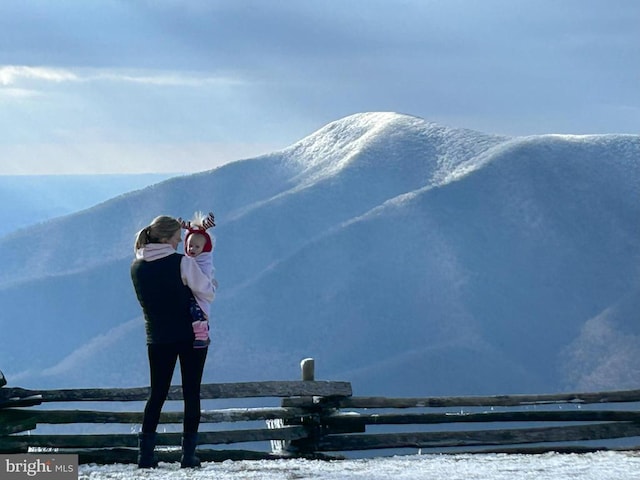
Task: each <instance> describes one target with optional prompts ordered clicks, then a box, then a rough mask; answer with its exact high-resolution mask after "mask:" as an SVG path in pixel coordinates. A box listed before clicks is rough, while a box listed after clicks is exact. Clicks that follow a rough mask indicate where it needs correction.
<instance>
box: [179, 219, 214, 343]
mask: <svg viewBox="0 0 640 480" xmlns="http://www.w3.org/2000/svg"><path fill="white" fill-rule="evenodd" d="M212 227H215V223H214V217H213V213H211V212H209V215H207V216H206V217H205V216H203V215H202V213H200V212H196V214H195V215H194V218H193V220H191V221H190V222H182V228H184V229H186V230H187V234H186V236H185V237H184V252H185V254H186V255H187V256H189V257H192V258H194V259H195V261H196V263H197V264H198V266H199V267H200V270H202V273H204V274H205V275H207V276H209V277H210V278H211V283H212V284H213V289H214V292H215V290H216V289H217V288H218V282H217V281H216V280H215V279H214V278H213V271H214V269H213V256H212V252H213V241H212V239H211V236H210V235H209V234H208V233H207V230H208V229H209V228H212ZM209 308H210V304H209V303H207V302H206V301H205V300H203V299H202V298H198V295H195V296H192V297H191V307H190V309H191V318H192V320H193V322H192V323H191V325H192V327H193V333H194V335H195V340H194V342H193V348H206V347H208V346H209V344H210V343H211V339H210V338H209Z"/></svg>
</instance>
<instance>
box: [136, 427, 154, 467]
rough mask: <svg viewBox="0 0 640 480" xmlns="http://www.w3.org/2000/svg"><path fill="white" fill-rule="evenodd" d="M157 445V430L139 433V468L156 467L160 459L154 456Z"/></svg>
mask: <svg viewBox="0 0 640 480" xmlns="http://www.w3.org/2000/svg"><path fill="white" fill-rule="evenodd" d="M155 447H156V432H150V433H149V432H147V433H142V432H141V433H139V434H138V468H156V467H157V466H158V461H157V460H156V459H155V458H154V456H153V449H154V448H155Z"/></svg>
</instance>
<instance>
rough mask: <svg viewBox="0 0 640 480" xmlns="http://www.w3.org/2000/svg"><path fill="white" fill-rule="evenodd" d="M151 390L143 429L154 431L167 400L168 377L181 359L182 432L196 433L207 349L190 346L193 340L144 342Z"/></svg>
mask: <svg viewBox="0 0 640 480" xmlns="http://www.w3.org/2000/svg"><path fill="white" fill-rule="evenodd" d="M147 348H148V353H149V370H150V374H151V393H150V395H149V399H148V400H147V404H146V406H145V408H144V419H143V421H142V431H143V432H145V433H147V432H155V431H156V429H157V428H158V422H159V420H160V411H161V410H162V406H163V405H164V402H165V400H166V399H167V394H168V393H169V387H170V386H171V378H172V377H173V371H174V370H175V368H176V361H177V359H178V358H179V359H180V373H181V374H182V394H183V396H184V424H183V432H184V433H196V432H197V431H198V427H199V425H200V383H201V382H202V371H203V370H204V362H205V360H206V358H207V351H208V349H207V348H193V343H192V342H180V343H168V344H154V345H147Z"/></svg>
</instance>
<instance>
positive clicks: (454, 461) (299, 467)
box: [79, 452, 640, 480]
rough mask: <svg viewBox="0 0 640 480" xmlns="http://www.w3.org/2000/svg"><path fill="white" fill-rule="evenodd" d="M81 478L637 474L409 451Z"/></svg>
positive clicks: (97, 471) (621, 463) (604, 460)
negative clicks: (385, 455) (407, 453)
mask: <svg viewBox="0 0 640 480" xmlns="http://www.w3.org/2000/svg"><path fill="white" fill-rule="evenodd" d="M79 478H80V479H92V480H106V479H118V480H130V479H138V478H140V479H166V478H171V479H172V480H173V479H193V480H200V479H202V480H204V479H220V480H236V479H238V480H239V479H243V480H252V479H260V480H271V479H273V480H276V479H277V480H294V479H295V480H302V479H310V480H359V479H362V480H390V479H392V480H418V479H421V480H422V479H434V480H435V479H446V480H473V479H490V480H502V479H504V480H529V479H530V480H630V479H640V452H598V453H588V454H556V453H550V454H544V455H514V454H509V455H506V454H499V455H488V454H486V455H485V454H473V455H461V454H458V455H413V456H402V457H392V458H375V459H363V460H343V461H331V462H327V461H315V460H267V461H240V462H232V461H226V462H223V463H206V464H204V466H203V468H201V469H198V470H191V469H183V470H181V469H180V468H179V465H178V464H177V463H175V464H170V463H160V466H159V468H157V469H155V470H138V469H137V468H136V467H135V466H134V465H109V466H99V467H98V466H95V465H93V466H92V465H82V466H81V467H80V475H79Z"/></svg>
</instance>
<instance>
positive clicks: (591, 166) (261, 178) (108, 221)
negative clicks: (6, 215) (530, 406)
mask: <svg viewBox="0 0 640 480" xmlns="http://www.w3.org/2000/svg"><path fill="white" fill-rule="evenodd" d="M375 118H377V117H376V115H375V114H362V116H356V117H354V118H350V117H347V119H342V120H339V121H338V123H337V124H336V125H338V126H339V127H340V128H343V127H344V126H345V125H348V124H349V123H350V122H353V121H356V120H357V121H361V122H362V124H363V125H366V124H367V121H371V120H372V119H375ZM383 118H384V119H385V121H384V122H383V123H384V125H385V126H386V127H385V128H382V130H383V131H384V134H381V136H380V137H379V138H376V142H378V143H379V144H380V145H382V147H380V148H377V149H373V150H366V149H365V151H363V150H362V149H361V150H359V151H358V154H357V155H363V156H364V157H365V158H363V159H361V158H350V159H347V160H348V161H347V160H345V163H344V164H341V165H342V168H340V169H338V170H335V171H334V170H331V169H329V170H330V172H329V173H330V174H329V175H317V173H318V171H323V170H322V168H321V169H320V170H318V169H317V168H316V167H315V166H317V165H320V164H321V163H322V160H323V159H322V158H321V159H315V158H312V159H310V161H309V165H312V166H314V168H316V170H314V171H313V172H308V173H309V174H310V175H309V176H307V177H304V176H302V177H300V174H301V172H304V165H303V166H300V165H294V166H292V165H291V162H290V160H291V159H290V157H289V156H288V155H289V154H283V153H282V151H281V152H275V153H274V154H269V155H266V156H262V157H258V158H256V159H250V160H247V161H238V162H234V164H232V165H229V166H228V167H226V168H225V167H220V168H218V169H215V170H213V171H209V172H203V173H200V174H195V175H189V176H182V177H178V178H174V179H170V180H167V181H165V182H162V183H160V184H158V185H154V186H151V187H148V188H147V189H144V190H142V191H139V192H135V193H133V194H127V195H125V196H123V197H119V198H118V199H114V200H113V201H111V202H107V203H106V204H104V205H102V206H101V207H100V208H99V209H94V210H91V211H90V212H82V213H81V214H79V215H77V216H74V217H72V218H71V219H66V220H65V221H64V222H62V227H63V228H62V231H61V232H55V233H56V235H54V237H55V238H54V240H55V241H56V242H55V243H57V242H63V243H64V242H69V239H70V238H74V234H75V233H77V231H75V232H74V230H73V228H72V226H73V222H74V221H75V222H76V223H82V222H84V221H85V220H86V219H91V222H90V223H88V224H87V225H83V226H82V228H78V230H79V231H80V232H84V231H86V230H87V229H89V228H94V229H96V231H97V233H98V235H97V236H98V237H105V238H103V240H104V241H107V239H108V238H116V239H117V245H115V246H113V247H109V248H107V250H108V251H109V252H111V253H110V255H111V256H110V257H109V256H106V257H104V258H103V260H104V261H103V262H93V263H90V264H87V265H86V267H87V268H86V269H85V270H79V271H76V272H75V273H68V274H66V275H65V276H61V277H57V278H48V277H46V276H45V277H37V276H36V277H35V279H34V280H29V279H28V278H23V282H24V283H22V284H21V285H20V286H17V285H15V284H14V285H13V286H9V284H8V283H5V284H4V285H3V286H2V287H0V305H1V306H2V307H3V311H4V312H6V313H5V317H3V318H4V320H3V321H2V322H1V323H0V327H1V328H2V329H7V328H8V326H9V325H10V324H9V322H8V321H7V318H23V317H25V318H30V319H36V320H35V321H38V322H43V321H48V322H49V324H48V325H46V326H41V327H39V328H40V329H41V331H36V332H35V334H34V333H31V334H28V335H31V337H30V338H32V343H34V344H37V345H45V344H46V341H47V340H48V339H49V338H51V336H52V335H59V336H61V337H64V341H61V342H60V345H63V344H64V346H65V350H64V351H52V350H47V349H46V348H43V353H42V355H41V357H40V358H39V359H38V361H35V360H34V359H32V358H30V356H29V354H28V353H26V352H22V351H20V350H12V351H11V352H8V351H7V352H2V353H0V365H2V368H3V371H4V372H5V373H7V375H8V376H9V377H11V374H12V373H15V374H18V373H19V372H20V371H23V372H26V371H27V368H26V366H27V364H31V369H32V370H33V372H32V373H23V374H21V376H19V377H18V378H20V379H22V380H24V381H25V382H26V381H32V382H35V381H37V382H44V381H49V382H55V381H57V382H58V383H59V382H61V381H67V382H77V383H78V384H80V385H81V386H82V385H83V384H84V386H86V383H87V381H89V380H91V379H93V378H95V375H94V374H93V372H94V371H103V374H102V375H103V376H102V378H104V379H111V380H110V381H113V382H120V384H121V383H124V384H130V383H129V382H132V381H139V380H140V379H142V381H144V368H143V365H144V363H145V358H144V351H143V350H144V349H143V348H141V345H143V343H144V336H143V331H142V328H135V324H134V320H132V319H135V318H139V317H140V311H139V306H138V305H137V303H136V300H135V297H134V296H133V293H132V289H131V287H130V281H129V279H128V264H129V263H130V261H131V258H132V253H133V252H132V243H133V234H134V233H135V231H136V230H137V229H138V228H141V226H144V224H145V223H144V222H148V221H149V220H150V219H151V218H152V217H153V216H155V215H157V214H159V213H169V214H174V215H178V214H182V215H185V216H186V215H188V214H189V212H190V211H191V210H194V209H201V210H209V209H211V208H213V209H214V211H215V212H216V217H217V219H218V227H216V229H215V230H214V234H215V235H216V236H217V237H218V244H217V247H216V251H215V252H214V256H215V263H216V267H217V272H218V277H219V281H220V285H221V288H220V291H219V294H218V297H217V299H216V302H215V303H214V306H213V310H212V317H213V319H214V321H213V326H212V333H213V340H214V344H213V348H212V349H211V352H210V359H209V362H210V363H209V365H210V366H208V367H207V370H206V380H207V381H239V380H243V379H247V380H250V379H273V378H281V377H282V375H283V372H289V371H290V372H291V375H289V376H288V377H286V376H285V378H291V377H292V376H297V372H296V370H297V362H298V361H299V359H300V358H301V357H303V356H314V357H315V358H316V359H317V361H318V365H319V366H322V369H323V372H325V374H326V375H328V376H330V377H332V378H340V379H343V378H344V377H343V375H347V374H353V375H354V377H355V378H353V379H352V378H344V379H346V380H353V381H354V382H355V383H354V384H357V386H358V389H359V391H367V392H371V393H372V394H373V393H375V392H376V391H377V392H378V393H380V394H383V393H391V394H393V393H394V391H393V389H402V391H403V392H405V394H409V393H411V392H412V394H420V392H422V393H424V392H425V389H428V391H430V392H432V393H439V394H447V393H459V394H463V393H505V390H507V389H508V390H509V391H510V392H512V393H516V392H524V391H529V392H532V391H536V390H538V391H539V390H547V391H550V390H558V389H563V388H571V387H588V386H589V385H596V384H597V385H598V386H600V387H602V386H603V385H605V383H606V382H605V380H607V379H608V381H609V383H608V384H607V385H606V386H607V387H615V388H626V387H627V386H628V385H629V382H630V379H631V378H632V375H631V374H629V372H628V370H629V368H630V369H631V371H632V372H635V371H638V370H639V369H638V368H637V367H634V366H632V367H629V366H628V365H629V362H631V364H632V365H635V364H633V361H634V359H636V358H637V359H640V353H639V352H640V350H639V349H638V348H637V347H634V346H633V345H630V344H629V343H628V342H626V341H623V340H622V338H623V337H624V336H625V335H627V333H631V334H632V335H637V331H636V330H637V329H636V330H634V329H633V328H634V327H633V325H634V321H636V320H637V315H636V316H635V317H634V310H633V308H632V307H629V306H628V305H631V306H633V305H636V303H637V301H638V298H639V293H640V289H638V285H639V284H640V275H639V272H638V271H637V269H636V268H634V265H637V264H638V263H637V260H638V259H639V258H640V247H639V246H638V242H637V238H640V226H639V225H638V222H637V221H635V219H637V218H638V214H639V213H640V212H639V206H638V202H637V201H636V200H637V198H638V197H637V193H638V187H637V186H636V185H637V184H636V180H637V179H638V178H639V177H638V172H639V171H640V170H639V169H640V163H639V161H638V158H640V136H616V135H613V136H580V137H572V138H569V139H567V138H565V137H564V136H557V135H556V136H554V135H549V136H534V137H524V138H513V139H512V138H509V139H506V138H504V137H495V136H491V135H484V134H481V133H477V132H468V131H463V130H456V129H448V128H445V127H439V126H437V125H435V124H430V123H428V122H420V121H419V119H417V120H416V118H414V117H410V118H408V119H407V118H405V117H403V116H399V115H398V114H393V115H388V114H385V115H383ZM405 123H408V124H409V125H413V126H418V127H419V129H421V128H423V127H424V130H423V131H426V132H430V133H433V132H434V131H437V132H439V134H440V133H441V134H442V135H441V136H440V137H438V138H439V139H438V140H433V137H432V136H430V135H429V134H426V135H425V136H420V135H417V136H416V135H413V130H412V129H411V128H413V127H411V128H410V129H409V133H407V132H406V131H405V127H404V125H405ZM389 125H391V127H390V126H389ZM333 128H336V129H337V128H338V127H336V126H334V127H333ZM321 130H322V129H321ZM374 130H375V129H374ZM358 131H359V132H360V133H361V132H362V131H364V130H362V129H361V130H358ZM366 131H371V130H366ZM376 131H380V130H376ZM340 134H341V135H342V136H343V137H342V138H348V135H347V134H346V133H344V130H340ZM403 135H404V136H403ZM461 137H464V138H461ZM307 138H308V137H307ZM407 138H409V140H407ZM303 140H304V139H303ZM324 140H327V139H326V138H325V139H324ZM414 141H415V143H413V142H414ZM476 141H478V142H479V143H478V144H477V145H476V144H475V142H476ZM330 143H331V142H328V143H327V145H329V144H330ZM368 145H370V143H367V146H368ZM424 145H427V148H422V147H424ZM405 147H406V149H405ZM418 147H419V148H418ZM436 147H437V148H436ZM345 148H347V147H345ZM347 149H348V148H347ZM286 150H287V149H285V151H286ZM390 151H393V152H394V155H396V156H397V158H394V159H392V161H389V158H388V156H389V152H390ZM300 152H301V151H298V153H296V154H300V155H302V153H300ZM376 152H377V153H376ZM447 152H449V155H447ZM350 153H351V152H349V154H350ZM367 156H368V157H367ZM338 160H339V159H338ZM338 160H336V162H338V163H339V161H338ZM394 162H395V163H394ZM330 164H331V163H330ZM354 165H355V166H357V168H354ZM389 165H391V166H398V165H401V166H402V168H390V169H385V168H384V167H389ZM325 166H326V165H325ZM363 166H364V167H363ZM323 168H324V167H323ZM425 168H426V169H431V170H429V172H430V173H428V174H426V175H421V174H422V173H423V172H424V171H425V170H424V169H425ZM438 168H440V170H438ZM405 169H406V171H404V170H405ZM438 171H439V172H441V173H442V175H439V174H434V172H438ZM247 176H249V178H250V180H251V181H254V180H255V182H256V185H255V187H254V186H253V185H252V184H250V182H247ZM310 178H312V179H313V182H308V181H307V180H309V179H310ZM260 182H262V183H260ZM301 185H302V186H303V188H298V187H300V186H301ZM212 193H213V194H212ZM207 202H213V203H214V205H213V206H212V205H211V203H207ZM52 224H53V225H56V222H53V223H52ZM58 225H59V224H58ZM139 225H140V226H139ZM114 226H116V228H115V232H114V231H111V230H109V228H111V229H113V228H114ZM49 227H51V225H49ZM76 227H77V225H76ZM51 228H52V227H51ZM100 228H106V229H107V230H104V231H109V232H110V235H111V236H110V237H107V236H105V235H100V232H101V230H100ZM48 240H49V241H51V240H52V239H51V238H49V239H48ZM43 245H45V244H43ZM102 246H103V245H102V244H97V248H98V251H99V249H100V248H101V247H102ZM39 248H40V247H39ZM9 249H10V246H9V245H8V244H6V243H4V244H3V243H0V251H5V252H7V251H8V250H9ZM46 254H47V255H59V256H62V259H64V258H65V257H64V255H63V254H62V253H61V252H60V250H56V251H55V252H46ZM14 256H15V255H14ZM634 262H635V263H634ZM81 264H82V262H79V265H81ZM55 267H56V264H55V263H51V264H50V266H49V267H48V268H50V270H51V271H55V272H56V273H58V274H61V273H63V272H64V271H67V272H71V271H72V269H71V268H69V267H68V266H67V267H66V270H65V269H62V270H60V269H57V268H55ZM14 268H15V267H14ZM56 285H57V286H56ZM33 291H41V292H42V300H41V301H39V302H38V303H37V304H36V305H31V304H30V303H29V298H30V296H33V293H31V292H33ZM625 298H626V299H627V300H624V299H625ZM47 302H49V303H47ZM71 305H73V307H71ZM616 305H621V306H620V307H616ZM626 305H627V306H626ZM625 306H626V307H625ZM92 309H95V313H93V310H92ZM607 309H610V310H607ZM103 310H104V311H103ZM605 311H610V312H613V313H610V314H608V315H605V316H603V315H602V312H605ZM43 313H45V314H47V313H48V314H49V315H52V314H53V317H50V316H49V317H45V318H46V320H45V318H42V319H40V318H39V315H42V314H43ZM594 319H595V320H594ZM86 322H90V323H89V324H87V323H86ZM141 325H142V320H141V319H140V326H141ZM26 328H27V327H26V326H23V325H21V324H16V325H14V324H11V328H10V330H9V337H7V340H8V341H9V344H14V343H15V344H16V345H19V343H20V339H21V338H24V337H25V335H27V334H26V333H25V332H26V331H27V330H26ZM607 328H608V329H609V330H608V331H610V332H612V333H611V334H610V338H613V339H615V340H616V341H615V344H616V345H619V346H621V347H624V349H622V350H623V351H622V352H616V351H614V350H612V349H606V348H603V346H602V345H601V344H600V343H598V342H597V341H594V340H593V338H594V337H593V332H594V331H599V330H598V329H600V330H602V329H607ZM105 332H112V333H111V334H109V335H107V333H105ZM118 332H119V333H118ZM123 332H125V333H123ZM28 335H27V337H28ZM101 335H103V336H104V335H107V337H109V338H112V339H115V338H116V337H117V341H116V340H113V341H112V342H111V343H109V341H107V339H106V337H101ZM118 335H120V336H118ZM28 338H29V337H28ZM94 339H98V340H100V339H103V341H98V340H95V341H94ZM86 344H91V345H95V346H96V347H95V349H96V351H95V352H94V354H93V356H91V355H90V353H91V352H87V349H86V348H84V346H85V345H86ZM74 352H78V353H77V355H75V356H74ZM589 352H599V353H598V355H599V358H601V359H602V360H601V364H597V365H594V364H593V363H592V362H591V363H588V365H587V364H586V363H584V362H583V363H581V362H580V359H582V358H585V355H588V353H589ZM83 355H84V356H83ZM87 355H89V356H88V357H87ZM78 358H82V359H83V360H82V362H80V361H79V360H77V359H78ZM621 358H622V360H621ZM65 359H67V360H65ZM74 359H76V360H75V362H76V363H74ZM105 359H111V360H109V362H108V366H104V365H102V364H101V363H100V362H101V361H102V362H104V361H105ZM125 359H126V361H125ZM625 362H626V364H627V367H626V368H627V370H626V371H624V372H623V371H621V370H620V368H619V367H618V369H617V370H616V368H615V367H614V366H615V365H618V366H619V365H621V364H625ZM7 363H8V364H9V365H7ZM15 365H18V367H16V366H15ZM22 365H24V366H25V368H24V369H22V370H21V367H20V366H22ZM52 365H53V366H58V368H57V369H55V368H54V369H53V370H51V368H52V367H51V366H52ZM132 365H139V366H140V368H138V367H135V368H131V366H132ZM567 365H571V366H572V367H573V368H572V372H568V371H567V368H566V367H567ZM576 365H577V366H576ZM602 365H614V366H610V367H608V369H606V372H607V373H606V375H605V374H603V373H602V371H603V370H602V368H601V367H602ZM63 367H64V368H63ZM47 368H49V370H46V369H47ZM38 369H40V370H43V371H47V372H48V375H49V376H48V377H47V378H46V379H45V378H44V376H43V375H39V374H38V373H37V371H38ZM589 369H591V370H589ZM34 372H35V373H34ZM323 376H324V374H323ZM325 378H326V377H325ZM603 378H604V380H603ZM598 382H599V383H598ZM58 386H59V385H58ZM376 389H378V390H376Z"/></svg>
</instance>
